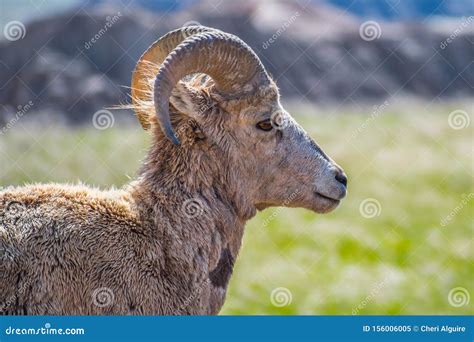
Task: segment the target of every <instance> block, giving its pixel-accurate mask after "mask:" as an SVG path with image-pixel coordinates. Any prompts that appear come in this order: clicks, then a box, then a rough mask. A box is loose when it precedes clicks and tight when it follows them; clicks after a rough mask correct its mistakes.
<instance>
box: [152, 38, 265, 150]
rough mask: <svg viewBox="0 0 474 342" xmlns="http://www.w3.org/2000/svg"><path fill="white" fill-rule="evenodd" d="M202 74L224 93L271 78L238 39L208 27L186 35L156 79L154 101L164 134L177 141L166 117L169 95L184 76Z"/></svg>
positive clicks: (168, 118)
mask: <svg viewBox="0 0 474 342" xmlns="http://www.w3.org/2000/svg"><path fill="white" fill-rule="evenodd" d="M197 72H199V73H205V74H207V75H209V76H210V77H212V79H213V80H214V82H215V84H216V88H217V90H218V91H219V92H221V93H223V94H228V95H230V94H235V93H239V92H242V91H243V90H245V89H244V86H245V85H247V84H249V83H254V84H256V85H260V84H267V83H269V82H270V78H269V76H268V74H267V72H266V71H265V68H264V67H263V64H262V62H261V61H260V59H259V58H258V57H257V55H256V54H255V52H253V50H252V49H251V48H250V47H249V46H248V45H247V44H245V43H244V42H243V41H242V40H241V39H240V38H238V37H236V36H234V35H231V34H228V33H224V32H222V31H218V30H212V29H211V30H209V31H205V32H202V33H198V34H195V35H193V36H190V37H188V38H186V39H185V40H184V41H183V42H182V43H181V44H179V45H178V46H177V47H176V48H175V49H174V50H173V51H172V52H171V53H170V54H169V55H168V57H167V58H166V60H165V61H164V62H163V64H162V65H161V68H160V70H159V72H158V75H157V76H156V79H155V88H154V100H155V109H156V115H157V118H158V121H159V123H160V125H161V129H162V130H163V132H164V134H165V135H166V136H167V137H168V139H170V140H171V141H172V142H173V143H175V144H179V140H178V138H177V137H176V135H175V134H174V131H173V127H172V126H171V121H170V116H169V98H170V96H171V92H172V90H173V87H174V86H175V84H176V83H177V82H178V81H179V80H180V79H182V78H183V77H184V76H186V75H189V74H193V73H197Z"/></svg>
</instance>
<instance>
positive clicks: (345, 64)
mask: <svg viewBox="0 0 474 342" xmlns="http://www.w3.org/2000/svg"><path fill="white" fill-rule="evenodd" d="M189 23H201V24H203V25H208V26H213V27H217V28H220V29H222V30H225V31H228V32H231V33H234V34H236V35H238V36H239V37H241V38H242V39H243V40H245V41H246V42H247V43H248V44H249V45H250V46H251V47H253V48H254V49H255V50H256V52H257V54H258V55H259V56H260V57H261V59H262V61H263V63H264V64H265V65H266V67H267V68H268V70H269V72H270V73H271V74H272V75H273V77H274V78H275V79H276V80H277V82H278V85H279V86H280V88H281V90H282V93H283V94H284V96H285V98H286V99H291V98H293V99H297V100H304V101H318V102H337V103H349V104H350V103H352V102H358V101H365V102H367V101H375V102H379V101H383V100H385V99H387V98H389V97H391V96H403V95H409V96H416V97H422V98H425V99H428V100H430V101H431V100H438V99H444V98H456V97H467V96H473V95H474V89H473V87H472V85H473V84H474V71H473V67H472V56H473V55H474V47H473V44H472V41H473V40H474V33H473V30H472V27H473V24H474V20H472V17H468V18H464V19H462V18H460V19H459V20H449V21H443V22H441V21H439V22H433V21H432V22H429V23H427V24H422V23H410V24H407V23H404V24H400V23H398V24H397V23H393V22H390V23H383V22H380V21H379V22H369V23H365V24H363V20H362V19H360V18H357V17H353V16H352V15H349V14H347V12H345V11H342V10H340V9H337V8H336V7H332V6H329V5H325V4H322V3H312V2H309V3H308V2H307V1H273V2H267V1H259V2H257V1H239V2H230V1H229V2H227V1H226V2H224V1H217V0H207V1H203V2H200V3H196V4H194V5H193V6H191V7H187V8H184V9H178V10H176V9H174V10H173V11H171V12H164V11H162V12H149V11H145V10H143V9H140V8H135V7H127V8H125V7H120V8H119V7H113V6H112V7H111V6H109V5H107V6H104V5H101V6H95V7H87V8H77V9H75V10H74V11H71V12H68V13H63V14H61V15H57V16H54V17H51V18H46V19H41V20H40V21H36V22H31V23H29V24H27V25H26V32H25V35H24V37H23V38H22V39H17V40H16V39H10V40H7V39H4V40H2V41H0V80H1V81H0V82H1V83H0V120H2V119H3V121H6V120H7V119H8V118H9V117H10V116H11V115H12V113H13V114H15V113H16V112H17V111H18V110H19V108H21V107H19V106H25V104H27V103H30V101H31V102H32V103H33V105H32V106H31V107H32V108H31V109H30V111H31V113H33V112H42V113H48V115H52V116H53V117H55V118H57V119H58V120H64V121H66V122H68V123H79V122H82V121H84V120H90V118H91V116H92V115H93V114H94V113H95V112H96V111H98V110H100V109H102V108H104V107H108V106H114V105H117V104H121V103H127V102H128V101H129V99H128V89H127V88H126V87H127V86H129V84H130V76H131V72H132V70H133V67H134V65H135V63H136V61H137V59H138V57H139V56H140V54H141V53H142V52H143V51H144V50H145V49H146V47H147V46H148V45H149V44H150V43H151V42H153V41H154V40H156V39H157V38H158V37H159V36H160V35H161V34H163V33H165V32H167V31H168V30H170V29H173V28H177V27H180V26H183V25H185V24H189Z"/></svg>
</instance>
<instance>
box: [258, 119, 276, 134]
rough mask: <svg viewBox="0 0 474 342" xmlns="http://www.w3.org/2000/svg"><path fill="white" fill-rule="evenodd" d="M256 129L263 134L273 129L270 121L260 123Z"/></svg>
mask: <svg viewBox="0 0 474 342" xmlns="http://www.w3.org/2000/svg"><path fill="white" fill-rule="evenodd" d="M257 128H258V129H261V130H262V131H265V132H268V131H271V130H272V129H273V125H272V121H271V120H270V119H267V120H263V121H260V122H259V123H258V124H257Z"/></svg>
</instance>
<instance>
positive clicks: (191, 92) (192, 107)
mask: <svg viewBox="0 0 474 342" xmlns="http://www.w3.org/2000/svg"><path fill="white" fill-rule="evenodd" d="M199 97H200V93H199V90H196V89H194V88H193V87H191V86H190V85H188V84H186V83H184V82H181V81H180V82H178V83H177V84H176V86H175V87H174V89H173V91H172V93H171V97H170V103H171V104H172V105H173V107H175V108H176V109H177V110H178V111H179V112H181V113H183V114H185V115H186V116H189V117H193V118H196V113H199Z"/></svg>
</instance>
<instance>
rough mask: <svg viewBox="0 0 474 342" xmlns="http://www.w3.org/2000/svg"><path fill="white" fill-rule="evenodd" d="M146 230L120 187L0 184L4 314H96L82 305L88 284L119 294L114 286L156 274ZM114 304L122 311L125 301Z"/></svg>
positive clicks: (156, 246)
mask: <svg viewBox="0 0 474 342" xmlns="http://www.w3.org/2000/svg"><path fill="white" fill-rule="evenodd" d="M149 234H150V232H149V231H147V229H146V228H145V225H144V224H142V221H141V220H140V218H139V214H138V210H137V208H136V205H135V203H134V201H133V199H132V198H131V197H130V195H129V194H128V193H127V192H126V191H123V190H109V191H99V190H98V189H94V188H90V187H86V186H83V185H57V184H49V185H29V186H25V187H19V188H7V189H5V190H3V191H2V192H0V277H2V278H5V279H0V284H1V287H5V288H0V303H3V305H8V307H9V309H8V308H7V309H5V308H4V310H7V311H8V310H10V311H11V312H10V313H22V314H31V313H34V314H42V313H44V312H48V313H51V312H53V313H57V314H62V313H65V312H74V313H77V314H93V313H96V314H98V313H99V312H97V310H98V309H100V306H99V307H98V306H97V305H95V306H94V305H93V301H92V300H90V301H88V302H89V303H90V305H89V306H86V307H84V305H83V303H84V297H89V298H91V294H92V293H94V290H96V289H98V288H103V287H106V288H110V289H112V291H114V292H115V294H116V295H117V298H126V297H127V295H126V294H122V295H120V296H119V293H118V292H119V291H121V289H124V288H133V287H134V288H137V284H140V283H142V282H140V281H139V279H140V277H143V276H144V275H146V276H149V277H151V278H155V279H156V278H157V274H156V273H159V270H160V264H159V263H160V260H161V259H162V255H161V249H160V243H159V241H158V239H153V238H151V239H150V237H149ZM151 254H153V255H151ZM106 279H109V280H110V279H114V282H113V283H110V282H108V283H105V282H104V280H106ZM133 285H135V286H133ZM137 290H139V289H137ZM5 303H6V304H5ZM22 303H24V305H22ZM65 305H66V307H65ZM115 306H119V307H114V310H115V312H117V311H118V312H126V311H127V310H129V309H128V307H129V306H130V303H124V302H120V301H117V303H115ZM132 306H133V305H132ZM0 310H2V307H0Z"/></svg>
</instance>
